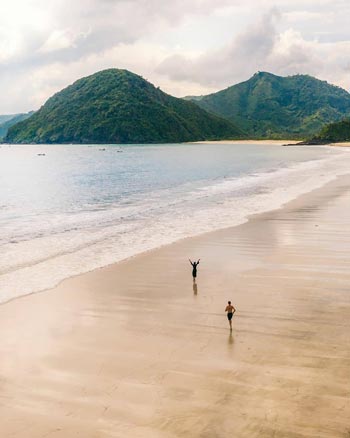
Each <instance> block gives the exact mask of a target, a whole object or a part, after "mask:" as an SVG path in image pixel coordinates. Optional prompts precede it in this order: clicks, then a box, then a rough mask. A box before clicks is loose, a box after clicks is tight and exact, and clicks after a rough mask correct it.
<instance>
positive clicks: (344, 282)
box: [0, 177, 350, 438]
mask: <svg viewBox="0 0 350 438" xmlns="http://www.w3.org/2000/svg"><path fill="white" fill-rule="evenodd" d="M349 205H350V178H349V177H342V178H340V179H338V180H337V181H336V182H334V183H332V184H329V185H328V186H327V187H325V188H323V189H320V190H317V191H315V192H313V193H310V194H308V195H306V196H303V197H301V198H300V199H298V200H296V201H293V202H292V203H290V204H288V206H286V207H284V208H283V209H280V210H278V211H275V212H270V213H267V214H264V215H259V216H257V217H255V218H252V219H251V220H250V221H249V222H248V223H247V224H244V225H242V226H239V227H236V228H232V229H226V230H222V231H219V232H215V233H210V234H206V235H203V236H200V237H197V238H192V239H187V240H184V241H182V242H179V243H176V244H174V245H170V246H167V247H164V248H161V249H159V250H156V251H153V252H150V253H147V254H144V255H140V256H137V257H135V258H133V259H131V260H129V261H127V262H124V263H121V264H118V265H114V266H110V267H107V268H104V269H101V270H98V271H95V272H92V273H89V274H85V275H82V276H80V277H76V278H73V279H70V280H67V281H65V282H64V283H62V284H61V285H60V286H59V287H57V288H56V289H55V290H52V291H48V292H44V293H41V294H37V295H32V296H28V297H25V298H21V299H18V300H16V301H13V302H10V303H7V304H5V305H3V306H0V330H1V338H2V342H1V345H0V353H1V363H0V404H1V437H6V438H7V437H11V438H39V437H42V438H44V437H45V438H46V437H52V438H56V437H57V438H71V437H72V438H73V437H84V438H93V437H94V438H95V437H96V438H97V437H98V438H105V437H106V438H107V437H123V438H125V437H132V438H138V437H140V438H141V437H142V438H147V437H150V438H157V437H162V438H163V437H164V438H173V437H194V438H197V437H198V438H199V437H200V438H216V437H223V438H224V437H228V436H233V437H249V438H250V437H259V438H260V437H269V438H270V437H276V438H280V437H293V438H296V437H315V438H316V437H322V438H323V437H329V438H336V437H349V436H350V380H349V373H350V269H349V268H350V261H349V260H350V258H349V252H350V251H349V250H350V208H349ZM189 257H190V258H192V259H196V258H199V257H200V258H201V263H200V265H199V267H198V279H197V282H196V284H193V282H192V278H191V266H190V264H189V262H188V258H189ZM228 299H231V301H232V303H233V304H234V306H235V307H236V308H237V312H236V314H235V315H234V318H233V331H232V333H231V332H230V331H229V326H228V322H227V319H226V317H225V314H224V309H225V306H226V303H227V300H228Z"/></svg>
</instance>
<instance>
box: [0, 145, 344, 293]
mask: <svg viewBox="0 0 350 438" xmlns="http://www.w3.org/2000/svg"><path fill="white" fill-rule="evenodd" d="M349 169H350V151H349V150H347V149H345V148H344V149H340V148H330V147H317V146H315V147H297V146H290V147H278V146H274V145H254V144H251V145H244V144H235V145H232V144H167V145H123V146H116V145H93V146H91V145H81V146H77V145H57V146H55V145H40V146H39V145H36V146H32V145H21V146H7V145H2V146H1V148H0V245H1V253H0V302H5V301H8V300H10V299H13V298H16V297H19V296H22V295H25V294H29V293H33V292H37V291H42V290H45V289H48V288H51V287H53V286H55V285H57V284H58V283H59V282H60V281H62V280H63V279H65V278H68V277H71V276H74V275H77V274H80V273H84V272H88V271H90V270H93V269H96V268H99V267H102V266H106V265H108V264H111V263H114V262H118V261H121V260H124V259H126V258H129V257H131V256H134V255H136V254H138V253H141V252H144V251H147V250H150V249H154V248H157V247H159V246H162V245H165V244H168V243H171V242H174V241H176V240H179V239H183V238H186V237H190V236H194V235H198V234H201V233H205V232H208V231H213V230H216V229H220V228H225V227H230V226H235V225H238V224H241V223H243V222H245V221H246V220H247V218H248V216H249V215H251V214H255V213H260V212H264V211H268V210H272V209H275V208H278V207H280V206H281V205H283V204H284V203H286V202H288V201H290V200H292V199H294V198H296V197H297V196H298V195H300V194H302V193H306V192H309V191H311V190H312V189H315V188H317V187H321V186H322V185H324V184H325V183H327V182H328V181H331V180H332V179H334V178H335V177H336V176H337V175H341V174H345V173H348V172H349ZM187 257H188V254H184V258H187Z"/></svg>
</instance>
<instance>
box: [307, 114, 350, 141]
mask: <svg viewBox="0 0 350 438" xmlns="http://www.w3.org/2000/svg"><path fill="white" fill-rule="evenodd" d="M343 141H344V142H345V141H348V142H350V119H345V120H341V121H340V122H335V123H330V124H328V125H326V126H324V127H323V128H322V129H321V131H320V132H319V133H318V134H317V135H315V136H314V137H313V138H312V139H311V140H309V141H306V142H305V144H327V143H339V142H343Z"/></svg>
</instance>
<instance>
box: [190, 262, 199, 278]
mask: <svg viewBox="0 0 350 438" xmlns="http://www.w3.org/2000/svg"><path fill="white" fill-rule="evenodd" d="M188 260H189V261H190V263H191V265H192V277H193V281H196V277H197V266H198V265H199V261H200V259H198V260H197V261H196V262H192V261H191V259H188Z"/></svg>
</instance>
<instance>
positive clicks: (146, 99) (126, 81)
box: [5, 69, 244, 144]
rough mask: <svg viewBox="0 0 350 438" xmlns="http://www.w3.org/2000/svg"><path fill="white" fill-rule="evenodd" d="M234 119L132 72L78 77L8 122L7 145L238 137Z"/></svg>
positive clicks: (123, 71) (110, 70) (177, 140)
mask: <svg viewBox="0 0 350 438" xmlns="http://www.w3.org/2000/svg"><path fill="white" fill-rule="evenodd" d="M240 137H244V132H243V131H242V130H241V129H239V128H238V127H236V126H235V125H234V124H233V123H232V122H230V121H227V120H225V119H223V118H221V117H219V116H216V115H213V114H210V113H208V112H206V111H205V110H203V109H201V108H199V107H198V106H197V105H195V104H194V103H193V102H187V101H185V100H183V99H179V98H176V97H173V96H170V95H168V94H166V93H164V92H163V91H161V90H160V89H159V88H156V87H155V86H154V85H152V84H151V83H149V82H148V81H146V80H145V79H143V78H142V77H141V76H139V75H136V74H135V73H132V72H129V71H128V70H123V69H107V70H102V71H100V72H97V73H94V74H92V75H90V76H87V77H84V78H81V79H78V80H77V81H75V82H74V83H73V84H71V85H69V86H68V87H66V88H64V89H63V90H61V91H60V92H58V93H56V94H54V95H53V96H52V97H50V98H49V99H48V100H47V102H46V103H45V104H44V105H43V106H42V107H41V108H40V109H39V110H38V111H37V112H36V113H35V114H34V115H32V116H31V117H30V118H29V119H27V120H25V121H22V122H19V123H17V124H16V125H14V126H12V127H11V128H10V129H9V130H8V133H7V136H6V138H5V141H6V142H9V143H78V144H81V143H174V142H187V141H200V140H208V139H209V140H210V139H213V140H214V139H224V138H240Z"/></svg>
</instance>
